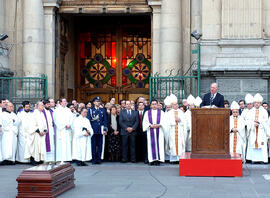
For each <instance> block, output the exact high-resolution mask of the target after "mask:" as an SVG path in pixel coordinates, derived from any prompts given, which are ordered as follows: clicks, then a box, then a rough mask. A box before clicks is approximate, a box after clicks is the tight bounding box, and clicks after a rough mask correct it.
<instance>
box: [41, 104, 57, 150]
mask: <svg viewBox="0 0 270 198" xmlns="http://www.w3.org/2000/svg"><path fill="white" fill-rule="evenodd" d="M49 111H50V113H51V117H52V123H53V129H54V131H55V128H54V121H53V111H52V110H51V109H50V110H49ZM42 113H43V114H44V116H45V120H46V124H47V129H48V131H47V133H46V137H45V142H46V152H50V151H51V145H50V135H49V124H48V119H47V115H46V112H45V110H44V109H43V110H42ZM53 134H54V133H53Z"/></svg>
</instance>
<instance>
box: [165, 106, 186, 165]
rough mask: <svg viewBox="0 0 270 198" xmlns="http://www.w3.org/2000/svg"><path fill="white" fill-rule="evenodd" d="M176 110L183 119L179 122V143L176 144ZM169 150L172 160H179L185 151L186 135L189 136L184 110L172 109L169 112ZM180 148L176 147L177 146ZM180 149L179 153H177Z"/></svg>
mask: <svg viewBox="0 0 270 198" xmlns="http://www.w3.org/2000/svg"><path fill="white" fill-rule="evenodd" d="M175 112H177V115H178V118H179V119H180V120H181V121H180V122H179V123H178V139H177V141H178V145H176V141H175V140H176V133H175V126H176V124H177V123H176V122H175ZM168 121H169V123H168V124H169V150H170V161H171V162H174V161H178V160H179V159H180V157H181V156H182V155H183V154H184V153H185V146H186V137H187V122H186V117H185V114H184V112H183V111H182V110H180V109H177V110H174V109H172V110H171V111H170V112H169V120H168ZM177 146H178V148H177V149H176V147H177ZM177 150H178V153H177Z"/></svg>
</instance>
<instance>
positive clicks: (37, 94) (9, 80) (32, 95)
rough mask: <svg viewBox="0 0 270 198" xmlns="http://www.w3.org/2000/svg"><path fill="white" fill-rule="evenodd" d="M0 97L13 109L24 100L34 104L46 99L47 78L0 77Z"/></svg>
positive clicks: (44, 76)
mask: <svg viewBox="0 0 270 198" xmlns="http://www.w3.org/2000/svg"><path fill="white" fill-rule="evenodd" d="M0 97H1V98H6V99H8V100H9V101H11V102H12V103H13V104H14V105H15V108H17V106H18V105H20V104H21V103H22V101H24V100H28V101H30V102H31V103H32V104H33V103H36V102H37V101H38V100H40V99H44V98H47V76H46V75H42V76H41V77H0Z"/></svg>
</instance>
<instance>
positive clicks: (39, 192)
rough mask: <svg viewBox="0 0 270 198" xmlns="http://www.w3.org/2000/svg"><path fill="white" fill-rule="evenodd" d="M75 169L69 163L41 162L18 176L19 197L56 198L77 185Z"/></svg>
mask: <svg viewBox="0 0 270 198" xmlns="http://www.w3.org/2000/svg"><path fill="white" fill-rule="evenodd" d="M74 171H75V169H74V168H73V167H72V166H71V165H70V164H69V163H55V164H41V165H38V166H34V167H32V168H29V169H26V170H24V171H23V172H22V173H21V174H20V175H19V177H18V178H17V182H18V195H17V198H24V197H31V198H34V197H46V198H54V197H56V196H58V195H60V194H61V193H63V192H65V191H67V190H69V189H70V188H73V187H74V186H75V185H74Z"/></svg>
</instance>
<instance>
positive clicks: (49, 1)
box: [43, 0, 59, 97]
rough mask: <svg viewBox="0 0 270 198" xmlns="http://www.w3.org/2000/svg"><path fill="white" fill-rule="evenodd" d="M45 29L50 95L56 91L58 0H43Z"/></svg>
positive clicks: (46, 63)
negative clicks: (56, 16) (56, 15)
mask: <svg viewBox="0 0 270 198" xmlns="http://www.w3.org/2000/svg"><path fill="white" fill-rule="evenodd" d="M43 7H44V25H45V26H44V30H45V65H46V67H45V74H46V75H47V77H48V96H49V97H54V93H55V11H56V9H58V8H59V4H58V0H43Z"/></svg>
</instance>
